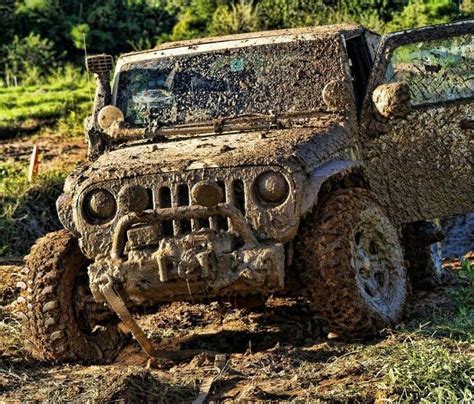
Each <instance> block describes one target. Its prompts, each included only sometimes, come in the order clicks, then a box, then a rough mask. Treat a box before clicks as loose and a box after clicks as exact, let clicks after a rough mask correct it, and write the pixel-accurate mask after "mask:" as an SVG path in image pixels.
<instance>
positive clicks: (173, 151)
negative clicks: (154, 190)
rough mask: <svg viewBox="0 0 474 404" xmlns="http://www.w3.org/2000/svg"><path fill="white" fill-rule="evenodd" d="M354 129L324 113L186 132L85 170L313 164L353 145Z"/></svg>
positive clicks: (129, 173) (120, 173) (84, 173)
mask: <svg viewBox="0 0 474 404" xmlns="http://www.w3.org/2000/svg"><path fill="white" fill-rule="evenodd" d="M350 139H351V137H350V129H349V128H348V127H347V124H346V123H345V122H344V118H343V117H341V116H337V115H330V114H327V115H324V116H320V117H318V119H317V121H316V122H314V121H313V122H312V123H311V125H310V126H301V127H293V128H291V129H271V130H259V131H247V132H241V133H225V134H219V135H215V134H214V135H209V136H203V135H200V136H196V137H193V138H188V137H180V138H176V139H171V140H167V141H165V142H160V143H152V144H135V145H127V146H124V147H122V148H120V149H116V150H113V151H110V152H107V153H105V154H103V155H102V156H100V157H99V158H98V159H97V160H96V161H94V162H92V163H90V164H88V165H87V166H85V167H84V169H83V170H81V172H80V173H77V174H79V177H80V179H79V178H78V179H79V181H80V182H82V181H84V180H85V181H87V182H89V183H91V182H96V181H101V180H108V179H114V178H125V177H135V176H138V175H145V174H153V173H156V172H169V171H184V170H193V169H200V168H207V167H236V166H251V165H268V164H277V165H281V166H284V167H286V168H287V169H288V170H289V171H299V170H310V169H312V168H313V167H314V166H316V165H319V164H322V163H324V162H325V161H327V160H328V159H331V158H333V157H334V156H335V154H337V152H338V151H340V150H343V149H347V148H348V147H350Z"/></svg>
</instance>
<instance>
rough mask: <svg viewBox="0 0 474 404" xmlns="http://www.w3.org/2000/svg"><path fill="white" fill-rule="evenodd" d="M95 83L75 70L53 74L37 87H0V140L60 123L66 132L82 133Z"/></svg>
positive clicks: (70, 133) (61, 129)
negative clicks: (61, 74) (63, 73)
mask: <svg viewBox="0 0 474 404" xmlns="http://www.w3.org/2000/svg"><path fill="white" fill-rule="evenodd" d="M93 87H94V84H93V83H92V82H89V81H88V80H87V77H86V76H85V75H83V74H80V73H79V72H77V71H69V72H68V73H67V74H65V75H63V76H60V75H56V76H55V77H52V78H50V79H48V80H47V81H46V83H43V84H41V85H37V86H21V87H0V139H2V138H8V137H12V136H15V135H17V134H21V133H31V132H35V131H38V130H39V129H41V128H43V127H44V126H45V125H47V126H53V127H54V126H59V130H60V131H61V132H63V133H64V134H67V135H77V134H79V133H82V130H83V126H82V123H83V121H84V118H85V117H86V116H87V114H88V113H89V112H90V108H91V97H92V96H93V95H92V94H93Z"/></svg>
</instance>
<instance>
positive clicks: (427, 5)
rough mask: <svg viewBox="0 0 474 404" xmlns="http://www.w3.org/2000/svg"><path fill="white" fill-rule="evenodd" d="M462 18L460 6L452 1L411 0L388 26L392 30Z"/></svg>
mask: <svg viewBox="0 0 474 404" xmlns="http://www.w3.org/2000/svg"><path fill="white" fill-rule="evenodd" d="M459 16H461V14H460V11H459V8H458V5H457V4H456V2H454V1H452V0H410V1H409V3H408V4H407V5H406V6H405V8H404V9H403V10H402V11H401V12H399V13H396V14H395V15H394V17H393V20H392V21H391V22H390V23H389V24H388V27H389V29H390V30H392V31H395V30H401V29H407V28H415V27H420V26H423V25H430V24H442V23H446V22H449V21H453V20H454V19H456V18H457V17H459Z"/></svg>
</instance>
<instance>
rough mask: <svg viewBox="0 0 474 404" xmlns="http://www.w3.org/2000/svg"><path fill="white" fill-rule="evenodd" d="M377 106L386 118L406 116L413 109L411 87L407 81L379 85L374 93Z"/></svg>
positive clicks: (373, 97) (374, 101) (373, 98)
mask: <svg viewBox="0 0 474 404" xmlns="http://www.w3.org/2000/svg"><path fill="white" fill-rule="evenodd" d="M372 101H373V103H374V105H375V108H376V109H377V111H378V112H379V114H380V115H382V116H383V117H385V118H392V117H398V118H401V117H404V116H406V115H407V114H408V113H409V112H410V111H411V103H410V88H409V87H408V85H407V84H405V83H389V84H382V85H380V86H378V87H377V88H376V89H375V90H374V92H373V93H372Z"/></svg>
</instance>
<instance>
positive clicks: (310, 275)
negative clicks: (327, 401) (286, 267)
mask: <svg viewBox="0 0 474 404" xmlns="http://www.w3.org/2000/svg"><path fill="white" fill-rule="evenodd" d="M296 254H297V255H296V263H297V270H299V272H300V275H301V279H302V281H303V285H304V292H305V295H306V297H307V298H308V299H309V301H310V303H311V305H312V307H313V309H314V310H315V311H316V313H317V314H318V315H319V316H320V317H321V318H322V319H323V320H324V321H326V323H327V330H328V332H332V333H336V334H337V335H338V336H340V337H342V338H349V339H350V338H360V337H365V336H369V335H373V334H375V333H376V332H377V331H378V330H380V329H382V328H386V327H390V326H393V325H394V324H396V323H397V322H398V321H399V320H400V317H401V315H402V312H403V307H404V305H405V302H406V299H407V273H406V269H405V267H404V258H403V250H402V247H401V245H400V241H399V238H398V234H397V230H396V228H395V227H394V226H393V224H392V223H391V222H390V220H389V219H388V217H387V216H386V214H385V213H384V211H383V209H382V208H381V207H380V206H379V204H378V203H377V201H376V199H375V197H374V195H373V194H372V193H371V192H369V191H367V190H365V189H359V188H352V189H344V190H339V191H336V192H334V193H332V194H330V195H328V196H327V197H325V198H324V199H323V200H322V201H321V204H320V205H319V207H318V209H317V210H316V211H315V212H313V213H312V214H311V216H310V217H309V218H307V219H306V220H305V222H304V224H303V226H302V228H301V229H300V232H299V235H298V241H297V243H296Z"/></svg>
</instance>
